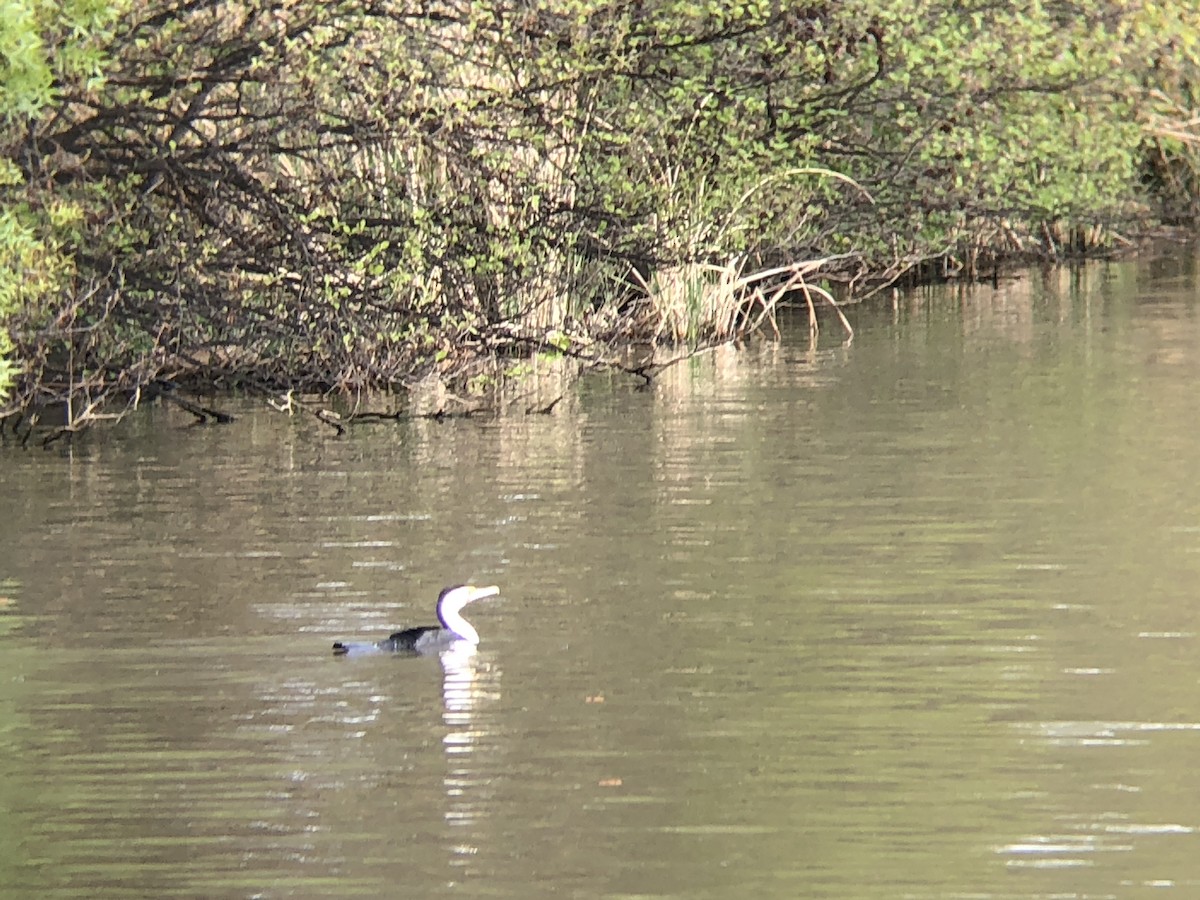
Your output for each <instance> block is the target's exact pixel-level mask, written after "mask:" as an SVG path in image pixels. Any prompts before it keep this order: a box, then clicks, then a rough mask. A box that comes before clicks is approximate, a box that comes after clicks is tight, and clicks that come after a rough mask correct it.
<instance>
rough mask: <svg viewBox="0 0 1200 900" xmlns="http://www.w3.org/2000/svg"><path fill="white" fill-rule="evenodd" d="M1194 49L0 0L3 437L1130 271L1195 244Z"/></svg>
mask: <svg viewBox="0 0 1200 900" xmlns="http://www.w3.org/2000/svg"><path fill="white" fill-rule="evenodd" d="M1198 36H1200V11H1198V10H1197V8H1196V6H1195V4H1194V3H1192V2H1190V0H1167V2H1162V3H1156V4H1142V3H1130V2H1127V0H1015V2H994V0H979V2H970V3H962V2H958V0H846V2H837V3H833V2H794V3H793V2H749V0H746V2H736V0H735V2H733V3H708V2H703V0H623V2H622V0H617V2H611V0H554V2H549V0H523V2H522V0H484V2H468V0H441V2H438V0H434V2H430V0H345V2H342V0H330V2H323V3H305V2H296V0H231V2H227V0H221V2H214V0H198V2H197V0H147V2H143V3H138V4H134V3H132V2H129V0H10V2H9V3H7V4H6V6H5V15H4V16H3V17H0V50H2V52H3V61H4V65H3V67H2V68H0V116H2V119H0V144H2V145H3V154H2V156H0V193H2V195H3V206H2V208H0V323H2V325H3V327H2V328H0V385H2V386H3V391H4V399H3V400H0V423H3V424H5V426H6V429H7V432H8V433H12V432H13V431H14V430H15V431H17V433H20V432H21V429H24V431H25V433H26V434H28V431H29V428H30V427H31V425H32V424H33V423H34V422H35V420H36V418H37V416H39V415H40V414H41V413H42V411H44V410H47V409H50V408H55V409H57V410H60V411H61V410H65V414H64V415H65V418H64V419H63V420H62V421H61V422H60V424H61V425H62V426H63V427H64V428H65V429H66V431H67V432H70V431H73V430H77V429H79V428H82V427H86V426H87V425H88V424H90V423H91V422H93V421H95V420H96V418H97V417H98V416H102V415H119V414H120V413H122V412H123V411H125V410H127V409H129V408H133V407H135V406H136V405H138V404H139V403H141V402H144V401H145V400H147V399H148V398H150V397H153V396H161V395H167V396H173V397H174V396H179V395H180V391H179V390H178V389H179V388H181V387H182V388H188V389H200V390H206V391H207V390H211V389H222V388H240V389H244V390H250V391H256V392H262V393H265V394H268V395H271V396H272V397H275V398H276V399H277V402H278V398H280V397H283V396H287V397H288V398H297V397H300V396H302V395H305V394H313V393H315V394H323V395H324V394H330V393H336V394H342V395H350V396H359V395H361V394H363V392H366V391H371V390H376V389H380V388H383V389H396V390H399V391H404V390H406V389H407V388H408V387H410V386H411V385H412V384H414V383H415V382H416V381H417V380H419V379H422V378H426V377H430V376H433V377H438V378H441V379H443V380H446V381H447V382H454V381H458V382H460V383H462V380H463V379H464V377H467V376H469V374H470V373H471V372H472V371H474V370H473V368H472V367H473V366H475V365H476V364H477V362H478V361H479V360H481V359H487V360H493V361H494V360H497V359H500V360H510V361H512V362H513V364H514V365H518V364H519V363H520V361H521V360H523V359H526V358H528V357H529V356H530V355H532V354H536V353H539V352H540V353H555V354H561V355H563V356H566V357H567V358H571V359H574V360H577V361H578V362H579V364H580V365H584V366H591V365H624V366H626V367H627V368H629V369H630V370H631V371H634V372H636V373H638V374H642V375H643V376H645V374H646V371H647V370H646V367H645V366H633V365H630V364H627V363H621V362H619V360H621V359H622V358H623V357H622V354H621V352H620V351H621V350H622V348H626V347H628V346H629V345H634V344H636V345H642V346H652V347H664V348H669V349H668V353H669V354H678V353H681V352H686V351H687V350H689V349H694V348H697V347H702V346H705V345H706V344H711V343H712V342H715V341H723V340H728V339H730V338H733V337H737V336H743V335H747V334H750V333H759V332H760V333H763V334H766V335H768V336H769V335H771V334H772V333H773V328H774V322H775V312H776V310H777V308H778V307H779V305H780V304H781V303H785V302H786V303H793V304H803V305H805V306H808V307H810V308H812V309H813V310H814V312H815V311H817V310H818V309H819V308H825V309H827V310H834V309H835V306H836V304H837V303H840V302H846V301H849V300H854V299H858V298H862V297H864V296H869V295H870V294H871V293H872V292H873V291H877V290H878V289H879V288H880V287H881V286H885V285H889V284H892V283H894V282H896V281H897V280H898V279H902V278H921V279H924V278H931V277H962V278H973V277H989V276H990V275H991V273H992V272H993V271H994V270H995V268H996V267H997V266H998V265H1000V264H1002V263H1004V262H1005V261H1008V260H1012V259H1016V258H1033V257H1037V258H1043V259H1047V258H1048V259H1061V258H1062V257H1064V256H1067V255H1072V254H1078V253H1104V252H1111V251H1114V250H1119V249H1123V248H1126V247H1128V246H1130V245H1131V244H1133V243H1135V242H1136V240H1137V239H1138V237H1139V236H1140V235H1142V234H1145V233H1146V232H1147V231H1149V230H1152V229H1154V228H1156V227H1159V226H1162V225H1174V226H1181V227H1185V228H1188V227H1191V226H1192V225H1193V224H1194V222H1195V220H1196V216H1197V212H1198V204H1200V126H1198V124H1197V122H1198V118H1197V117H1198V112H1197V110H1198V106H1200V104H1198V102H1197V101H1198V92H1200V78H1198V75H1200V46H1198ZM830 324H831V326H832V327H834V328H837V329H841V327H842V326H841V325H840V324H839V323H837V321H836V320H831V323H830ZM847 327H848V326H847ZM488 371H489V372H495V371H503V366H501V367H500V369H499V370H497V369H496V368H495V367H493V368H491V369H489V370H488ZM491 377H493V376H492V375H489V376H487V378H478V377H477V378H475V379H474V386H475V387H481V386H482V385H483V382H484V381H486V380H487V379H488V378H491ZM290 402H291V400H290V399H289V403H290ZM289 408H290V407H289Z"/></svg>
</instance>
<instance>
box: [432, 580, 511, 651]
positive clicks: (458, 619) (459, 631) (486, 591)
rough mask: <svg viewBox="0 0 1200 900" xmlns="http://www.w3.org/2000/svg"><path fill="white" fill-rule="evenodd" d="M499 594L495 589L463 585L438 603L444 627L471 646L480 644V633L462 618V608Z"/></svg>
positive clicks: (444, 595)
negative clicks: (481, 598) (482, 598)
mask: <svg viewBox="0 0 1200 900" xmlns="http://www.w3.org/2000/svg"><path fill="white" fill-rule="evenodd" d="M493 593H497V590H496V589H495V588H476V587H472V586H471V585H463V586H462V587H458V588H454V589H453V590H450V591H447V592H446V593H445V594H443V595H442V597H441V599H440V600H439V601H438V618H439V619H440V620H441V623H442V626H443V627H444V628H446V629H448V630H449V631H452V632H454V634H455V636H457V637H458V638H460V639H461V640H464V641H467V642H469V643H471V644H478V643H479V632H478V631H476V630H475V627H474V626H473V625H472V624H471V623H470V622H468V621H467V620H466V619H464V618H463V617H462V608H463V607H464V606H466V605H467V604H468V603H470V602H471V601H472V600H478V599H479V598H480V597H488V596H491V595H492V594H493Z"/></svg>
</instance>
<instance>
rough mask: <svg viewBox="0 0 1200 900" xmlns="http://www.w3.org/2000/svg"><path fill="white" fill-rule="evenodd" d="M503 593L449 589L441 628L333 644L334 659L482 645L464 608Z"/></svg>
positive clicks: (442, 599) (441, 604)
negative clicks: (358, 655)
mask: <svg viewBox="0 0 1200 900" xmlns="http://www.w3.org/2000/svg"><path fill="white" fill-rule="evenodd" d="M499 593H500V588H498V587H496V586H495V585H488V586H487V587H476V586H475V585H473V584H459V585H455V586H454V587H448V588H446V589H445V590H443V591H442V592H441V593H440V594H438V600H437V617H438V621H439V622H440V623H441V625H419V626H417V627H416V628H405V629H404V630H403V631H397V632H396V633H395V634H392V635H389V636H388V637H387V638H385V639H384V640H382V641H370V642H343V641H335V642H334V644H333V653H334V656H344V655H346V654H348V653H378V652H380V651H383V652H385V653H440V652H441V651H443V650H448V649H450V648H451V647H452V646H454V645H455V644H456V643H458V642H460V641H465V642H466V643H468V644H471V645H475V644H478V643H479V632H478V631H476V630H475V627H474V626H473V625H472V624H471V623H470V622H468V621H467V620H466V619H464V618H463V617H462V608H463V607H464V606H466V605H467V604H468V603H474V602H475V601H476V600H482V599H483V598H484V597H494V596H496V595H497V594H499Z"/></svg>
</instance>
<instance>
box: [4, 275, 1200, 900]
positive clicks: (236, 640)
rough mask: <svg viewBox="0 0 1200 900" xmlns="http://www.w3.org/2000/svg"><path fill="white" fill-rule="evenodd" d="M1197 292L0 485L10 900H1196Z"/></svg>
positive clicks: (955, 306)
mask: <svg viewBox="0 0 1200 900" xmlns="http://www.w3.org/2000/svg"><path fill="white" fill-rule="evenodd" d="M1196 268H1197V267H1196V263H1195V260H1194V259H1192V258H1191V257H1190V256H1186V255H1185V256H1180V257H1178V258H1175V259H1173V260H1170V259H1169V260H1160V261H1157V262H1141V263H1123V264H1119V265H1104V266H1099V265H1098V266H1092V267H1089V268H1086V269H1084V270H1082V271H1080V272H1077V273H1074V274H1072V273H1067V272H1054V273H1048V274H1045V273H1037V272H1034V273H1028V274H1026V275H1024V276H1023V277H1021V278H1019V279H1017V280H1014V281H1012V282H1008V283H1005V284H1002V285H1001V286H1000V287H999V288H998V289H992V288H990V287H981V288H977V289H973V290H970V291H967V292H959V291H955V290H950V289H942V290H929V291H924V292H920V293H917V294H915V295H911V296H907V297H902V298H900V299H899V300H898V302H897V303H896V304H895V305H894V306H893V304H892V303H890V302H889V301H883V302H877V303H874V304H872V305H869V306H863V307H859V308H856V309H852V310H850V311H849V315H850V316H851V319H852V321H853V323H854V325H855V327H856V329H857V334H856V337H855V339H854V341H853V343H852V344H850V345H848V346H846V345H843V343H842V335H841V333H840V331H839V330H838V328H837V325H836V323H835V322H830V323H828V324H827V325H826V327H825V331H824V332H823V333H822V335H821V338H820V340H819V342H818V343H817V345H816V346H815V347H814V346H812V345H810V343H809V340H808V334H807V329H806V328H805V327H804V325H803V323H798V327H796V328H794V329H790V330H789V331H788V332H787V334H786V335H785V340H784V341H783V342H782V343H781V344H778V345H776V344H772V343H754V344H752V345H750V346H749V347H744V348H740V349H739V348H735V347H727V348H722V349H720V350H718V351H715V352H712V353H708V354H704V355H702V356H700V357H697V358H695V359H693V360H690V361H688V362H685V363H680V364H678V365H676V366H674V367H672V368H670V369H669V370H667V371H666V372H665V373H664V374H663V375H662V376H661V377H660V378H659V380H658V381H657V383H656V384H655V386H654V387H653V388H652V389H651V390H638V389H637V380H636V379H629V378H626V377H623V376H611V377H610V376H594V377H591V378H588V379H585V380H584V381H583V382H582V383H580V384H579V385H578V386H577V387H576V388H575V389H573V390H571V391H570V392H569V393H568V396H567V397H566V398H565V399H564V400H563V402H562V403H560V404H559V406H558V407H556V408H555V410H554V413H553V414H552V415H548V416H541V415H533V416H525V415H520V414H513V415H506V416H502V417H499V418H484V419H464V420H449V421H444V422H434V421H410V422H403V423H399V424H397V423H391V424H379V425H370V426H361V427H356V428H355V429H354V430H353V431H352V433H351V434H350V435H348V436H346V437H344V438H337V437H335V436H333V434H332V433H331V432H330V431H329V429H327V428H325V427H324V426H321V425H319V424H318V423H316V422H315V421H313V420H312V419H307V420H303V419H289V418H287V417H285V416H283V415H280V414H277V413H274V412H272V411H270V410H269V409H266V408H265V407H262V406H261V405H254V404H249V403H243V404H241V405H240V406H239V407H238V409H237V411H239V412H240V413H242V415H241V416H240V417H239V419H238V421H237V422H235V423H234V424H232V425H227V426H220V427H207V428H197V427H189V426H188V418H189V417H187V416H184V415H183V414H181V413H179V412H178V411H175V410H172V409H169V408H162V409H151V410H148V411H147V412H145V413H144V414H142V415H140V416H139V417H138V418H136V419H135V420H130V421H128V422H126V423H124V424H122V425H120V426H118V427H116V428H114V429H110V430H107V431H104V432H100V433H96V434H93V435H91V436H89V437H87V438H85V439H84V440H82V441H80V442H79V443H78V444H77V446H76V447H75V448H73V449H72V450H71V451H70V452H64V451H62V450H58V449H56V450H53V451H50V452H43V451H40V450H37V451H34V450H26V451H22V450H20V449H17V448H14V447H11V446H8V447H5V448H2V449H0V509H2V510H3V512H4V515H3V518H2V520H0V522H2V524H0V528H2V529H3V535H4V540H3V542H2V544H0V897H4V898H10V897H37V898H46V897H52V898H60V897H81V898H83V897H86V898H96V897H196V898H210V897H267V898H276V897H397V896H405V897H454V896H457V897H494V898H531V897H550V896H556V897H579V898H586V897H600V898H651V897H653V898H727V897H741V896H754V897H758V898H796V897H805V898H825V897H828V898H867V900H875V898H879V900H884V898H887V900H893V898H964V900H965V898H972V900H975V898H1051V897H1054V898H1102V897H1119V898H1140V897H1150V896H1153V897H1163V896H1172V897H1181V898H1185V897H1186V898H1190V897H1195V896H1200V778H1198V777H1197V775H1196V760H1197V759H1198V758H1200V674H1198V673H1200V598H1198V595H1200V478H1198V477H1197V471H1198V466H1197V463H1198V461H1200V303H1198V299H1200V288H1198V286H1197V277H1196ZM464 581H474V582H476V583H479V584H488V583H496V584H499V585H500V586H501V587H502V589H503V593H502V596H501V597H499V598H496V599H492V600H485V601H482V602H480V603H479V604H476V605H475V606H472V607H471V608H470V610H469V615H470V618H471V619H472V621H473V622H474V623H475V625H476V626H477V627H478V628H479V630H480V632H481V633H482V636H483V639H482V643H481V644H480V647H479V649H478V652H477V653H476V654H475V655H474V656H467V655H465V654H463V655H458V656H456V657H454V658H447V659H445V660H439V659H437V658H432V659H422V658H398V657H391V656H379V657H366V658H352V659H344V658H334V657H333V656H332V655H331V653H330V644H331V642H332V641H333V640H335V639H338V638H359V639H362V638H378V637H381V636H384V635H386V634H387V633H388V632H389V631H391V630H394V629H395V628H398V627H400V626H403V625H409V624H423V623H427V622H430V621H432V618H433V608H432V607H433V600H434V598H435V597H436V595H437V592H438V590H439V589H440V588H441V587H442V586H444V585H446V584H453V583H456V582H464Z"/></svg>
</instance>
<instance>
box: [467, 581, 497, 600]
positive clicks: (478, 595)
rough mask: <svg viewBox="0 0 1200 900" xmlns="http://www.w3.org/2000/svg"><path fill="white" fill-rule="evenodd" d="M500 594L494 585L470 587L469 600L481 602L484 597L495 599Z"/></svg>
mask: <svg viewBox="0 0 1200 900" xmlns="http://www.w3.org/2000/svg"><path fill="white" fill-rule="evenodd" d="M499 593H500V588H498V587H497V586H496V585H494V584H489V585H487V586H486V587H476V586H475V585H471V599H472V600H482V599H483V598H484V597H495V596H496V595H497V594H499Z"/></svg>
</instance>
